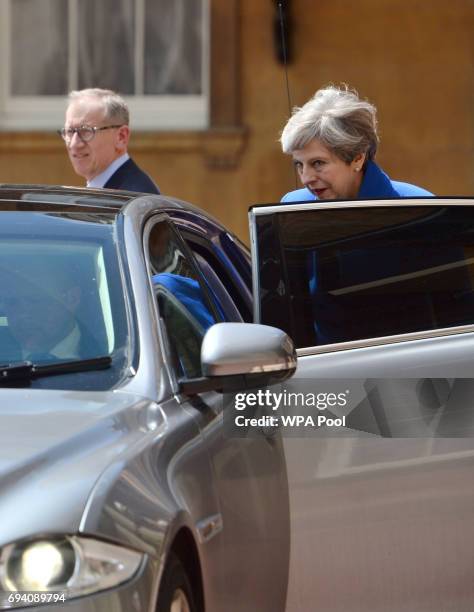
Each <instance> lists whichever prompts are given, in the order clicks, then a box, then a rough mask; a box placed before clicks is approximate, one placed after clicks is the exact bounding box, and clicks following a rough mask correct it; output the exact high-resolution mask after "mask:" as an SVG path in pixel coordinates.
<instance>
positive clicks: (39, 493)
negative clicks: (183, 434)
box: [0, 389, 163, 546]
mask: <svg viewBox="0 0 474 612" xmlns="http://www.w3.org/2000/svg"><path fill="white" fill-rule="evenodd" d="M157 415H159V416H160V417H161V419H162V418H163V417H162V413H161V411H159V412H158V413H157V405H156V404H155V403H154V402H152V401H150V400H146V399H144V398H141V397H139V396H136V395H131V394H129V393H126V392H123V391H108V392H80V391H53V390H48V391H45V390H38V389H28V390H26V389H1V390H0V546H1V545H4V544H5V543H8V542H13V541H15V540H17V539H19V538H24V537H29V536H31V535H34V534H41V533H73V532H76V531H78V529H79V525H80V521H81V517H82V515H83V512H84V508H85V505H86V502H87V499H88V496H89V495H90V493H91V490H92V488H93V486H94V484H95V483H96V482H97V480H98V478H99V476H100V475H101V473H102V472H103V471H104V470H105V469H106V468H107V467H108V466H109V465H110V464H111V463H113V462H114V461H117V460H118V459H119V458H120V456H121V455H122V454H123V453H124V452H125V450H128V451H129V450H130V448H131V446H132V445H134V444H136V443H139V442H140V441H141V440H143V438H144V436H147V435H153V432H154V431H156V427H157V419H158V416H157ZM151 417H152V418H151Z"/></svg>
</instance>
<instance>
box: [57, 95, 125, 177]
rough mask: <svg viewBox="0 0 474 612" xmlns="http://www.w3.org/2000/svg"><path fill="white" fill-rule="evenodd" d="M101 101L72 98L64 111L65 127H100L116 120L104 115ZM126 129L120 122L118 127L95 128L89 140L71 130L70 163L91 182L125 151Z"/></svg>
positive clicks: (69, 142)
mask: <svg viewBox="0 0 474 612" xmlns="http://www.w3.org/2000/svg"><path fill="white" fill-rule="evenodd" d="M104 115H105V112H104V109H103V108H102V106H101V104H100V102H99V101H98V100H96V99H94V98H82V99H79V100H75V101H73V102H72V103H71V104H70V105H69V107H68V109H67V111H66V121H65V126H64V127H65V128H66V129H68V128H78V127H81V126H89V127H103V126H106V125H112V124H114V123H116V122H114V121H109V120H108V119H106V118H105V116H104ZM128 135H129V130H128V126H126V125H123V126H121V127H119V128H111V129H108V130H102V131H97V132H96V133H95V136H94V138H93V139H92V140H90V141H88V142H84V141H82V140H81V139H80V138H79V135H78V134H77V132H76V133H74V135H73V136H72V138H71V139H70V140H69V141H68V142H66V147H67V152H68V155H69V159H70V160H71V164H72V166H73V168H74V170H75V172H76V173H77V174H79V176H83V177H84V178H85V179H86V180H88V181H90V180H92V179H93V178H94V177H95V176H97V175H98V174H100V173H101V172H103V171H104V170H105V169H106V168H107V167H108V166H109V165H110V164H111V163H112V162H113V161H114V160H115V159H117V157H120V155H122V154H123V153H125V152H126V150H127V144H128Z"/></svg>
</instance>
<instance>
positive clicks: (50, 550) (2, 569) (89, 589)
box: [0, 536, 144, 609]
mask: <svg viewBox="0 0 474 612" xmlns="http://www.w3.org/2000/svg"><path fill="white" fill-rule="evenodd" d="M143 559H144V555H143V554H141V553H138V552H136V551H134V550H130V549H128V548H124V547H123V546H117V545H116V544H110V543H108V542H102V541H99V540H94V539H91V538H84V537H79V536H64V537H50V538H42V539H37V540H30V541H24V542H20V543H18V544H9V545H7V546H5V547H4V548H3V549H2V550H1V552H0V586H1V588H2V590H3V591H48V592H61V593H63V594H64V595H65V597H66V598H67V599H71V598H74V597H79V596H82V595H87V594H89V593H95V592H97V591H102V590H104V589H110V588H112V587H115V586H118V585H119V584H122V583H124V582H126V581H127V580H130V579H131V578H132V577H133V576H134V575H135V574H136V573H137V571H138V569H139V567H140V565H141V563H142V561H143ZM2 604H3V602H1V604H0V609H4V606H3V605H2ZM31 605H34V604H31Z"/></svg>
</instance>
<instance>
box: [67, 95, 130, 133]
mask: <svg viewBox="0 0 474 612" xmlns="http://www.w3.org/2000/svg"><path fill="white" fill-rule="evenodd" d="M68 98H69V104H71V103H72V102H76V101H79V100H84V98H95V99H96V100H99V102H100V103H101V104H102V106H103V109H104V111H105V117H104V119H108V120H110V121H113V122H114V123H120V125H129V123H130V112H129V110H128V106H127V104H126V102H125V100H124V99H123V98H122V96H120V95H119V94H118V93H116V92H115V91H112V90H111V89H100V88H98V87H91V88H89V89H79V90H76V91H71V92H70V93H69V96H68Z"/></svg>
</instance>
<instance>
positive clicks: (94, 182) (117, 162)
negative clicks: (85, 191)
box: [87, 153, 130, 188]
mask: <svg viewBox="0 0 474 612" xmlns="http://www.w3.org/2000/svg"><path fill="white" fill-rule="evenodd" d="M129 159H130V155H129V154H128V153H124V154H123V155H121V156H120V157H117V159H114V161H113V162H112V163H111V164H110V166H108V168H106V169H105V170H104V171H103V172H101V173H100V174H98V175H97V176H94V178H93V179H91V180H90V181H87V187H96V188H102V187H103V186H104V185H105V183H106V182H107V181H108V180H109V178H110V177H111V176H112V174H115V172H117V170H118V169H119V168H120V166H123V165H124V163H125V162H126V161H127V160H129Z"/></svg>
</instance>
